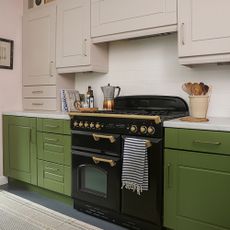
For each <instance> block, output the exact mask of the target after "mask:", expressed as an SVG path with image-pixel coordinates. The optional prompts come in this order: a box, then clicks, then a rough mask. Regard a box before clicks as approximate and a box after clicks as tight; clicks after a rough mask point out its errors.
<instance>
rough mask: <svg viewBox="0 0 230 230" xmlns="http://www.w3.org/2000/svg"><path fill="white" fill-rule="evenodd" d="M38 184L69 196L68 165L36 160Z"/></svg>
mask: <svg viewBox="0 0 230 230" xmlns="http://www.w3.org/2000/svg"><path fill="white" fill-rule="evenodd" d="M38 186H40V187H43V188H46V189H49V190H52V191H54V192H58V193H62V194H65V195H68V196H70V194H71V169H70V167H68V166H64V165H60V164H54V163H51V162H47V161H43V160H38Z"/></svg>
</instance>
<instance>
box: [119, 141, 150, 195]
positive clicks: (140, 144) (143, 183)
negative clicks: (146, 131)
mask: <svg viewBox="0 0 230 230" xmlns="http://www.w3.org/2000/svg"><path fill="white" fill-rule="evenodd" d="M121 188H122V189H124V188H125V189H129V190H132V191H133V192H137V194H138V195H140V194H141V193H142V191H148V155H147V148H146V140H144V139H137V138H125V143H124V152H123V165H122V187H121Z"/></svg>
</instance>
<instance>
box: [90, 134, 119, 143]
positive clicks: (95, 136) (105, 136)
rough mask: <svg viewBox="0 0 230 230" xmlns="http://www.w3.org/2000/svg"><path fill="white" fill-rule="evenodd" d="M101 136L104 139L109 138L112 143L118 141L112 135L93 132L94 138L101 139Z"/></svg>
mask: <svg viewBox="0 0 230 230" xmlns="http://www.w3.org/2000/svg"><path fill="white" fill-rule="evenodd" d="M101 138H102V139H109V140H110V142H111V143H114V142H115V141H116V139H115V137H114V136H111V135H101V134H96V133H93V139H94V140H95V141H99V140H100V139H101Z"/></svg>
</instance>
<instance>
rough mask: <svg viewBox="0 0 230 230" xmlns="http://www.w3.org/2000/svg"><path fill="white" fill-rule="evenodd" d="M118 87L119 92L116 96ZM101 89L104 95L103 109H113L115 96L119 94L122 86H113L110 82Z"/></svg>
mask: <svg viewBox="0 0 230 230" xmlns="http://www.w3.org/2000/svg"><path fill="white" fill-rule="evenodd" d="M116 89H117V94H116V96H114V94H115V91H116ZM101 90H102V92H103V95H104V102H103V109H106V110H113V108H114V98H115V97H117V96H119V94H120V91H121V88H120V87H119V86H111V85H110V84H108V85H107V86H102V87H101Z"/></svg>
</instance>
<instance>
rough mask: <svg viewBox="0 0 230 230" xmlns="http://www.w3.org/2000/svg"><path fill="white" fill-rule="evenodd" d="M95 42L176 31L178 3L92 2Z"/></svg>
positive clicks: (165, 0)
mask: <svg viewBox="0 0 230 230" xmlns="http://www.w3.org/2000/svg"><path fill="white" fill-rule="evenodd" d="M91 6H92V10H91V36H92V37H93V41H94V42H104V41H112V40H118V39H125V38H131V37H140V36H145V35H152V34H159V33H165V32H172V31H176V29H177V27H176V24H177V13H176V11H177V10H176V7H177V0H92V1H91Z"/></svg>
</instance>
